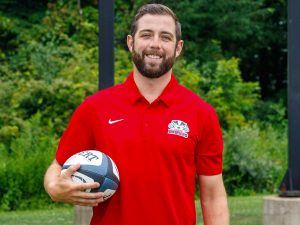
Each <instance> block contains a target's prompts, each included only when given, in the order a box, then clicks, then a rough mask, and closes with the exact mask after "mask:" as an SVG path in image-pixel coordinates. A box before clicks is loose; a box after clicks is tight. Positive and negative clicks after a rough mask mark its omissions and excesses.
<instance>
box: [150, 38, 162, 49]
mask: <svg viewBox="0 0 300 225" xmlns="http://www.w3.org/2000/svg"><path fill="white" fill-rule="evenodd" d="M150 47H151V48H160V39H159V37H158V36H154V37H153V38H152V39H151V42H150Z"/></svg>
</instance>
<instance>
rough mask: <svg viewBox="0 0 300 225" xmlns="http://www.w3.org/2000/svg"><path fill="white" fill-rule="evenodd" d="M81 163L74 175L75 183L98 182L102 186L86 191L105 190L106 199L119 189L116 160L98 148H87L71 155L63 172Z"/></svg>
mask: <svg viewBox="0 0 300 225" xmlns="http://www.w3.org/2000/svg"><path fill="white" fill-rule="evenodd" d="M76 163H80V168H79V169H78V170H77V171H76V172H75V173H74V174H73V175H72V180H73V182H75V183H92V182H98V183H99V184H100V186H99V187H98V188H95V189H87V190H85V192H104V200H106V199H108V198H110V197H111V196H112V195H113V194H114V193H115V192H116V190H117V189H118V186H119V182H120V177H119V172H118V169H117V166H116V164H115V163H114V161H113V160H112V159H111V158H110V157H109V156H108V155H106V154H104V153H103V152H100V151H98V150H86V151H82V152H79V153H76V154H74V155H73V156H71V157H70V158H69V159H68V160H67V161H66V162H65V163H64V165H63V167H62V173H63V171H64V170H65V169H67V168H69V167H70V166H71V165H74V164H76Z"/></svg>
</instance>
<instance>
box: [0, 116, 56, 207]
mask: <svg viewBox="0 0 300 225" xmlns="http://www.w3.org/2000/svg"><path fill="white" fill-rule="evenodd" d="M56 146H57V136H56V135H55V133H54V129H53V125H52V124H51V123H49V124H48V126H47V127H42V126H41V116H40V114H39V113H38V114H36V115H34V116H33V117H32V118H31V119H30V120H28V121H27V122H26V123H25V126H24V128H23V129H22V130H21V133H20V136H19V137H18V138H16V139H15V140H14V141H13V142H12V143H11V151H7V150H5V148H3V145H2V147H1V146H0V149H1V151H0V154H1V155H0V165H1V167H0V177H2V178H3V177H5V179H0V209H1V210H15V209H30V208H40V207H43V206H46V205H48V204H49V203H50V198H49V197H48V196H47V194H46V193H45V191H44V186H43V177H44V173H45V171H46V169H47V167H48V166H49V165H50V163H51V161H52V160H53V158H54V152H55V149H56Z"/></svg>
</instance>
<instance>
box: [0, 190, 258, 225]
mask: <svg viewBox="0 0 300 225" xmlns="http://www.w3.org/2000/svg"><path fill="white" fill-rule="evenodd" d="M199 205H200V203H199V201H197V202H196V206H197V225H203V223H202V219H201V212H200V206H199ZM229 208H230V215H231V223H230V224H231V225H262V221H263V218H262V215H263V196H247V197H230V198H229ZM73 216H74V210H73V207H70V206H65V207H58V208H54V209H48V210H32V211H14V212H0V224H1V225H73Z"/></svg>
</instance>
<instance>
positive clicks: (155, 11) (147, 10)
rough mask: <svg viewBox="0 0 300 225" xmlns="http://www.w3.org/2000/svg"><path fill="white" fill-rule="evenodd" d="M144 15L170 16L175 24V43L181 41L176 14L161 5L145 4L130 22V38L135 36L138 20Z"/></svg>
mask: <svg viewBox="0 0 300 225" xmlns="http://www.w3.org/2000/svg"><path fill="white" fill-rule="evenodd" d="M146 14H150V15H167V16H171V17H172V18H173V19H174V22H175V35H176V42H178V41H179V40H181V25H180V22H179V21H178V19H177V16H176V14H175V13H174V12H173V11H172V10H171V9H170V8H169V7H167V6H165V5H162V4H146V5H143V6H142V7H141V8H139V10H138V12H137V14H136V15H135V17H134V20H133V21H132V24H131V30H130V33H131V36H132V37H134V35H135V34H136V31H137V22H138V20H139V19H140V18H141V17H142V16H144V15H146Z"/></svg>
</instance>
